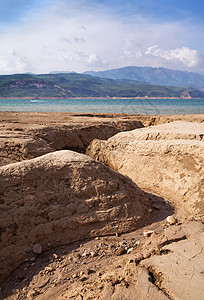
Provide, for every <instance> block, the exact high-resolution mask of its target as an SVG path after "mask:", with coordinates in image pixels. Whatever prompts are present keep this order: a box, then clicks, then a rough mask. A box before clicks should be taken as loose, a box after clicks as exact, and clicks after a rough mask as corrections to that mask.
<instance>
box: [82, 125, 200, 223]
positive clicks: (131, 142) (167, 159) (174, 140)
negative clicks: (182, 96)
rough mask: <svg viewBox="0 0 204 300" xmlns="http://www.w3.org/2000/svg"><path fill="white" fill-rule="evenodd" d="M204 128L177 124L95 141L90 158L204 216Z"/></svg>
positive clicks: (91, 146) (142, 186) (89, 153)
mask: <svg viewBox="0 0 204 300" xmlns="http://www.w3.org/2000/svg"><path fill="white" fill-rule="evenodd" d="M203 137H204V125H203V124H199V123H190V122H180V121H178V122H173V123H169V124H163V125H157V126H153V127H148V128H141V129H137V130H133V131H129V132H123V133H119V134H116V135H115V136H113V137H111V138H110V139H108V140H107V141H101V140H94V141H93V142H92V143H91V145H90V146H89V148H88V149H87V154H88V155H90V156H91V157H94V158H95V159H97V160H99V161H102V162H104V163H105V164H107V165H109V166H110V167H111V168H112V169H114V170H117V171H118V172H120V173H122V174H123V175H127V176H129V177H130V178H131V179H132V180H133V181H134V182H135V183H136V184H137V185H138V186H139V187H140V188H142V189H145V190H149V191H151V192H153V193H156V194H158V195H160V196H162V197H164V198H165V199H169V200H170V201H171V202H173V203H174V204H175V205H177V206H181V205H182V206H183V207H184V208H185V209H186V210H187V211H188V212H190V213H191V214H192V215H193V216H194V217H202V216H203V214H204V203H203V197H204V182H203V178H204V169H203V163H204V141H203Z"/></svg>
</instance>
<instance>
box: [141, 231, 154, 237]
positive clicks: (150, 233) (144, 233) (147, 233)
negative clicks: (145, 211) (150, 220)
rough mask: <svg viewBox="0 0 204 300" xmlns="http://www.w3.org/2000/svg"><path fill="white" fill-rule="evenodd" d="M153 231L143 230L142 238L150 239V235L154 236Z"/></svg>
mask: <svg viewBox="0 0 204 300" xmlns="http://www.w3.org/2000/svg"><path fill="white" fill-rule="evenodd" d="M154 233H155V231H154V230H144V231H143V235H144V237H150V236H151V235H152V234H154Z"/></svg>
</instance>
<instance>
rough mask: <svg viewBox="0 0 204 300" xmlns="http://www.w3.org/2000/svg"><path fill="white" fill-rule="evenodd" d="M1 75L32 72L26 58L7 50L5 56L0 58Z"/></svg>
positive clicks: (12, 50) (31, 67)
mask: <svg viewBox="0 0 204 300" xmlns="http://www.w3.org/2000/svg"><path fill="white" fill-rule="evenodd" d="M0 70H1V74H8V73H9V74H10V73H24V72H31V71H33V70H34V68H33V66H32V64H31V63H30V62H29V61H28V59H27V58H26V57H22V56H20V55H18V54H16V52H15V51H14V49H9V50H8V52H7V55H6V56H0Z"/></svg>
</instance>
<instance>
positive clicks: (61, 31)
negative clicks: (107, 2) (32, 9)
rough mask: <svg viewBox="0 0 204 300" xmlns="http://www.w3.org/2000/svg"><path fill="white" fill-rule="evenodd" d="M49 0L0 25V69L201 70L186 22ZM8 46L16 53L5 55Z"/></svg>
mask: <svg viewBox="0 0 204 300" xmlns="http://www.w3.org/2000/svg"><path fill="white" fill-rule="evenodd" d="M51 2H52V3H54V4H53V6H50V7H49V8H48V9H47V10H44V11H41V13H39V11H37V12H36V13H35V14H34V13H33V15H31V14H29V18H28V17H26V16H25V17H24V18H23V21H22V22H21V23H20V24H19V25H15V26H14V27H12V26H10V27H9V28H7V29H5V28H2V29H1V28H0V40H1V47H0V74H9V73H11V72H12V73H13V72H16V73H17V72H29V71H31V72H32V71H35V72H37V73H47V72H50V71H53V70H59V71H67V70H73V71H76V72H83V71H87V70H90V69H92V70H103V69H106V68H119V67H124V66H127V65H136V66H153V67H160V66H162V67H167V68H173V69H179V68H182V69H185V70H192V71H196V70H197V69H198V68H200V71H202V72H204V67H203V65H202V64H199V65H198V61H199V59H200V55H199V53H198V51H197V50H191V49H196V47H194V46H192V45H193V42H192V44H191V43H190V42H189V41H191V40H192V41H195V40H199V41H200V33H199V30H197V28H194V27H192V25H191V24H190V25H189V24H183V23H182V22H180V23H178V22H163V23H159V22H158V23H156V22H155V21H154V22H153V21H151V20H150V19H148V18H143V17H141V16H140V15H135V16H132V18H127V19H125V18H122V17H118V15H117V14H114V13H113V12H110V10H107V9H103V3H100V5H99V4H98V6H96V5H95V6H94V5H92V4H93V3H92V1H89V0H78V1H74V0H70V1H65V0H59V1H51ZM79 4H80V5H79ZM178 41H179V42H178ZM157 44H158V45H159V46H160V47H158V46H156V47H155V46H154V47H150V46H151V45H157ZM183 45H186V47H182V46H183ZM11 48H12V49H15V51H16V53H15V55H14V54H12V55H11V54H10V55H9V49H11ZM147 49H148V50H147ZM162 49H174V50H162ZM145 54H146V55H145ZM33 66H34V67H35V70H33Z"/></svg>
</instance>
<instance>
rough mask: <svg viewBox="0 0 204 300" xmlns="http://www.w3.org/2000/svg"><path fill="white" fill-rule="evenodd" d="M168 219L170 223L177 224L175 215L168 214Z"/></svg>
mask: <svg viewBox="0 0 204 300" xmlns="http://www.w3.org/2000/svg"><path fill="white" fill-rule="evenodd" d="M166 221H167V222H168V223H169V224H171V225H174V224H176V219H175V218H174V217H173V216H168V217H167V218H166Z"/></svg>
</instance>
